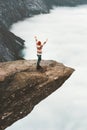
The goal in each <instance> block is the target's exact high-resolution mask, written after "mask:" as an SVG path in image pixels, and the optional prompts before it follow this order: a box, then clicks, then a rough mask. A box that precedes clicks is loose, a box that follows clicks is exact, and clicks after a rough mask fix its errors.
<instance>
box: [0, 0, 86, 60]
mask: <svg viewBox="0 0 87 130" xmlns="http://www.w3.org/2000/svg"><path fill="white" fill-rule="evenodd" d="M79 4H87V0H0V61H1V62H3V61H10V60H17V59H20V56H19V53H18V52H19V51H20V50H21V49H22V48H23V47H24V46H23V40H22V42H21V41H20V44H19V43H18V42H17V41H15V38H16V37H15V38H14V37H11V36H12V35H10V33H9V30H8V29H9V28H10V25H12V24H13V23H14V22H17V21H18V20H22V19H24V18H26V17H31V16H32V15H35V14H39V13H48V12H49V10H50V8H52V6H53V5H56V6H76V5H79ZM2 28H4V32H5V34H7V36H6V35H5V36H4V33H3V31H2ZM5 30H6V31H5ZM8 34H9V35H8ZM8 39H9V40H8ZM8 44H9V46H8ZM13 44H15V46H16V47H15V46H14V45H13ZM13 46H14V50H13ZM17 46H18V48H17ZM12 52H13V53H12Z"/></svg>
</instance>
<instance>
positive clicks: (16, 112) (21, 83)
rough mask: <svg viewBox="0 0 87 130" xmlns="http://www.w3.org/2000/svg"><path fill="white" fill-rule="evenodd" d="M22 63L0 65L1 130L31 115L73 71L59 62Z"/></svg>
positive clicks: (24, 61)
mask: <svg viewBox="0 0 87 130" xmlns="http://www.w3.org/2000/svg"><path fill="white" fill-rule="evenodd" d="M41 65H42V67H43V69H41V70H38V71H37V70H36V61H35V60H33V61H27V60H20V61H14V62H3V63H0V130H4V129H5V128H7V127H8V126H10V125H11V124H12V123H14V122H15V121H17V120H19V119H21V118H23V117H24V116H26V115H27V114H29V113H30V112H31V111H32V110H33V108H34V106H35V105H36V104H38V103H39V102H40V101H41V100H43V99H44V98H46V97H47V96H49V95H50V94H51V93H53V92H54V91H55V90H57V89H58V88H59V87H60V86H61V85H62V84H63V83H64V82H65V81H66V80H67V79H68V78H69V77H70V75H71V74H72V73H73V71H74V69H72V68H69V67H66V66H64V65H63V64H61V63H58V62H56V61H42V62H41Z"/></svg>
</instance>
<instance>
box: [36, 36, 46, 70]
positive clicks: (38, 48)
mask: <svg viewBox="0 0 87 130" xmlns="http://www.w3.org/2000/svg"><path fill="white" fill-rule="evenodd" d="M34 38H35V41H36V48H37V57H38V59H37V66H36V68H37V69H41V68H42V67H41V66H40V62H41V60H42V48H43V46H44V45H45V44H46V43H47V41H48V39H46V41H44V42H43V43H42V42H41V41H39V40H38V39H37V36H35V37H34Z"/></svg>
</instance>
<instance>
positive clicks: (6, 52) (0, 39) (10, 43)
mask: <svg viewBox="0 0 87 130" xmlns="http://www.w3.org/2000/svg"><path fill="white" fill-rule="evenodd" d="M23 48H24V40H23V39H21V38H19V37H17V36H16V35H14V34H13V33H11V32H9V31H8V30H6V29H5V28H4V27H0V61H1V62H4V61H12V60H18V59H23V58H22V56H21V50H22V49H23Z"/></svg>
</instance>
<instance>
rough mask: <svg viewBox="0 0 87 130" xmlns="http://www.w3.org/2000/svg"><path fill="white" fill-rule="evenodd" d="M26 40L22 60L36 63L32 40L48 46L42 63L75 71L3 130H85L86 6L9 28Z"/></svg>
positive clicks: (54, 12)
mask: <svg viewBox="0 0 87 130" xmlns="http://www.w3.org/2000/svg"><path fill="white" fill-rule="evenodd" d="M11 31H12V32H14V33H15V34H16V35H18V36H20V37H22V38H23V39H25V41H26V42H25V44H26V49H25V50H24V51H23V53H24V54H25V59H27V60H28V59H36V58H37V56H36V46H35V40H34V36H35V35H36V36H37V37H38V39H40V40H41V41H44V40H45V39H46V38H48V43H47V44H46V45H45V46H44V48H43V56H42V57H43V59H49V60H56V61H58V62H61V63H63V64H64V65H67V66H70V67H72V68H74V69H75V72H74V73H73V75H72V76H71V77H70V78H69V79H68V80H67V81H66V82H65V83H64V85H63V86H62V87H61V88H60V89H58V90H57V91H56V92H54V93H53V94H51V95H50V96H49V97H48V98H46V99H45V100H43V101H42V102H40V103H39V104H38V105H37V106H36V107H35V108H34V110H33V111H32V112H31V114H29V115H28V116H27V117H25V118H24V119H22V120H19V121H17V122H16V123H14V124H13V125H12V126H10V127H8V128H7V129H6V130H87V79H86V77H87V76H86V75H87V6H78V7H70V8H69V7H58V8H54V10H51V13H50V14H40V15H37V16H34V17H31V18H29V19H25V20H24V21H20V22H18V23H16V24H14V25H13V26H12V27H11Z"/></svg>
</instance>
